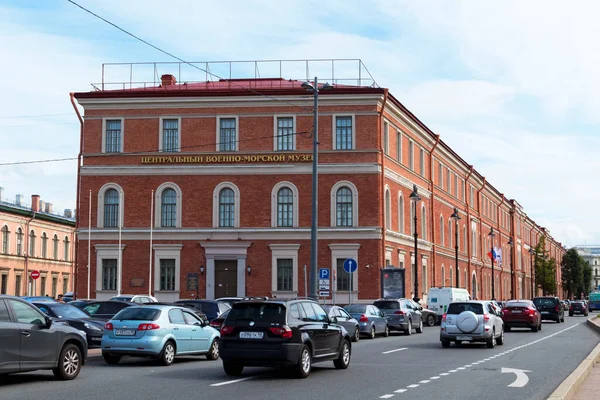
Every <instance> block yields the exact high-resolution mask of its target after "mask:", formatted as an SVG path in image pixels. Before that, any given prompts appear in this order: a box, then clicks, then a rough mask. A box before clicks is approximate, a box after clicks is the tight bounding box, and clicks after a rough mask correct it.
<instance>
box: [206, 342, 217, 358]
mask: <svg viewBox="0 0 600 400" xmlns="http://www.w3.org/2000/svg"><path fill="white" fill-rule="evenodd" d="M206 358H207V359H208V360H213V361H214V360H218V359H219V339H217V338H215V340H213V342H212V344H211V345H210V350H208V354H207V355H206Z"/></svg>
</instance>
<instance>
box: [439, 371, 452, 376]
mask: <svg viewBox="0 0 600 400" xmlns="http://www.w3.org/2000/svg"><path fill="white" fill-rule="evenodd" d="M448 375H450V374H449V373H447V372H442V373H441V374H440V376H448Z"/></svg>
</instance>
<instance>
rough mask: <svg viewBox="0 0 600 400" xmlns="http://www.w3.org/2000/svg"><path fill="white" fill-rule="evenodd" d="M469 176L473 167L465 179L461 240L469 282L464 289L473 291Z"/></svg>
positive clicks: (470, 166) (475, 295)
mask: <svg viewBox="0 0 600 400" xmlns="http://www.w3.org/2000/svg"><path fill="white" fill-rule="evenodd" d="M471 175H473V166H472V165H469V175H467V177H466V178H465V203H466V204H467V224H466V226H467V237H466V238H463V240H464V241H465V242H466V243H465V248H466V249H467V268H468V271H469V279H468V280H469V281H470V282H467V283H466V284H465V287H466V288H467V287H469V286H471V291H472V290H473V285H472V284H471V282H472V281H473V278H472V276H471V201H470V198H471V190H470V189H471V188H470V187H469V186H468V185H469V178H471ZM476 297H477V293H474V298H476Z"/></svg>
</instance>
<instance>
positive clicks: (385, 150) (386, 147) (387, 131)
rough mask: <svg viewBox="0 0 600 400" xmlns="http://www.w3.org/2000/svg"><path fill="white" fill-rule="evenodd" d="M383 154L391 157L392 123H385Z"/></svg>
mask: <svg viewBox="0 0 600 400" xmlns="http://www.w3.org/2000/svg"><path fill="white" fill-rule="evenodd" d="M382 141H383V154H385V155H386V156H389V155H390V123H389V122H388V121H386V120H384V121H383V140H382Z"/></svg>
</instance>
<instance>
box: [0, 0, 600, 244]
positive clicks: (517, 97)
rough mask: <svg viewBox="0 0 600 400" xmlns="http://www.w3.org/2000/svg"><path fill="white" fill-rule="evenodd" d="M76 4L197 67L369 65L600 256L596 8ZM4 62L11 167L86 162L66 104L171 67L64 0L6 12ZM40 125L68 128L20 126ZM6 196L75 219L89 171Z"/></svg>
mask: <svg viewBox="0 0 600 400" xmlns="http://www.w3.org/2000/svg"><path fill="white" fill-rule="evenodd" d="M79 3H80V4H81V5H83V6H85V7H87V8H90V9H91V10H93V11H94V12H97V13H98V14H100V15H102V16H104V17H106V18H107V19H109V20H111V21H113V22H115V23H117V24H118V25H120V26H122V27H124V28H126V29H128V30H130V31H131V32H133V33H135V34H137V35H139V36H141V37H143V38H144V39H147V40H149V41H150V42H152V43H154V44H155V45H157V46H159V47H162V48H164V49H165V50H168V51H170V52H172V53H174V54H176V55H178V56H179V57H181V58H184V59H186V60H192V61H205V60H253V59H258V60H260V59H309V58H360V59H362V60H363V62H364V63H365V64H366V66H367V67H368V68H369V70H370V71H371V73H372V74H373V76H374V77H375V79H376V80H377V82H378V83H379V84H380V85H381V86H384V87H389V88H390V90H391V91H392V93H393V94H394V95H395V96H396V97H397V98H398V99H399V100H400V101H402V102H403V103H404V104H405V105H406V106H407V107H408V108H409V109H410V110H411V111H412V112H413V113H415V114H416V115H417V116H418V117H419V118H420V119H421V120H422V121H423V122H424V123H425V124H427V125H428V126H429V127H430V128H431V129H433V130H434V131H435V132H436V133H438V134H440V135H441V137H442V139H443V140H444V141H445V142H446V143H448V144H449V145H450V146H451V147H452V148H453V149H455V150H456V151H457V152H458V154H460V155H461V156H462V157H463V158H464V159H465V160H467V162H469V163H471V164H474V165H475V167H476V169H477V170H478V171H479V172H480V173H481V174H483V175H484V176H486V177H487V179H488V181H490V182H491V183H492V184H493V185H494V186H495V187H496V188H498V189H499V190H500V191H502V192H504V193H505V194H506V196H507V197H508V198H516V199H517V200H518V201H519V202H520V203H521V204H522V205H523V206H524V207H525V210H526V212H527V213H528V214H529V215H530V216H531V217H532V218H534V219H535V220H536V221H537V222H538V223H540V224H541V225H543V226H546V227H547V228H548V229H550V231H551V233H552V235H553V236H554V237H555V238H556V239H557V240H559V241H562V242H563V243H565V244H567V245H576V244H584V243H587V244H591V243H600V228H598V227H599V226H600V217H599V216H596V215H595V214H594V212H593V211H592V210H593V209H594V208H593V206H594V205H596V204H597V203H598V200H599V197H600V189H596V188H595V187H594V185H593V183H595V181H596V179H597V178H596V172H597V171H598V165H597V164H598V161H596V160H600V158H599V157H598V152H599V150H598V149H600V135H598V133H597V132H598V127H599V123H600V114H598V113H597V110H598V109H599V107H600V81H599V80H598V78H597V71H596V69H597V65H598V64H599V62H600V54H598V52H596V51H595V48H596V43H595V40H596V39H595V38H597V37H599V35H600V26H597V25H598V24H597V23H596V21H595V19H594V15H597V14H596V13H595V12H594V11H599V10H598V8H600V5H598V4H596V3H595V2H591V1H590V2H577V3H576V4H569V5H568V7H567V6H566V5H565V3H561V2H558V1H529V2H521V1H503V2H497V3H491V2H489V3H488V2H480V1H475V0H473V1H458V0H456V1H451V2H443V1H427V0H425V1H418V2H415V1H403V0H402V1H399V0H371V1H366V0H365V1H358V0H355V1H341V0H330V1H327V2H320V1H317V0H311V1H286V2H285V6H282V4H283V3H281V2H277V1H274V0H253V1H250V0H248V1H241V0H236V1H227V2H222V3H221V4H218V2H206V1H194V2H191V1H185V0H171V1H169V2H168V5H167V6H166V5H165V2H163V1H158V0H146V1H143V0H128V1H126V2H123V1H119V0H80V1H79ZM540 9H543V10H544V18H540V14H539V10H540ZM0 54H2V55H3V57H2V58H3V60H4V62H2V63H0V76H2V79H1V80H0V90H1V91H2V93H4V94H5V96H2V97H1V98H0V106H1V108H0V110H2V111H0V134H1V135H2V136H1V137H2V145H1V146H0V163H1V162H11V161H22V160H32V159H46V158H57V157H73V156H76V155H77V152H78V139H79V136H78V124H77V120H76V118H75V116H74V114H73V110H72V108H71V105H70V103H69V98H68V93H69V92H71V91H87V90H90V88H91V86H90V85H89V84H90V83H91V82H98V81H99V80H100V68H101V63H102V62H136V61H171V59H169V57H167V56H165V55H163V54H161V53H159V52H157V51H156V50H154V49H152V48H150V47H148V46H145V45H144V44H142V43H140V42H138V41H136V40H134V39H132V38H130V37H128V36H126V35H124V34H123V33H121V32H119V31H118V30H116V29H115V28H113V27H111V26H110V25H108V24H106V23H103V22H101V21H100V20H98V19H96V18H94V17H92V16H91V15H89V14H87V13H85V12H83V11H82V10H80V9H79V8H77V7H75V6H74V5H72V4H70V3H69V2H67V1H66V0H45V1H38V0H4V1H0ZM6 60H8V61H9V62H6ZM161 72H162V71H161ZM42 114H65V115H58V116H50V117H38V118H13V117H16V116H29V115H42ZM0 186H2V187H4V188H5V192H7V193H9V194H10V196H11V197H12V196H13V195H14V194H16V193H22V194H24V195H25V196H26V198H28V197H29V196H30V195H31V194H33V193H38V194H40V195H41V196H42V198H43V199H44V200H46V201H50V202H53V203H54V204H55V208H57V209H59V210H61V211H62V210H63V209H65V208H75V207H76V205H75V186H76V163H75V162H62V163H49V164H34V165H27V166H19V167H2V166H0Z"/></svg>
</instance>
